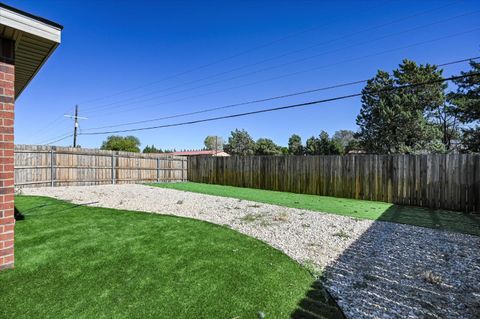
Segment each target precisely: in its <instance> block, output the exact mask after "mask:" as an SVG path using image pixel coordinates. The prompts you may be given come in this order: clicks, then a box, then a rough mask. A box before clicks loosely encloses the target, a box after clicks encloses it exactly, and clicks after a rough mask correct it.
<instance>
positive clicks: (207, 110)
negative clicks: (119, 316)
mask: <svg viewBox="0 0 480 319" xmlns="http://www.w3.org/2000/svg"><path fill="white" fill-rule="evenodd" d="M478 59H480V56H475V57H471V58H465V59H460V60H455V61H450V62H446V63H441V64H436V66H439V67H443V66H449V65H454V64H459V63H463V62H468V61H474V60H478ZM367 81H368V79H363V80H357V81H352V82H347V83H339V84H335V85H330V86H324V87H320V88H315V89H310V90H305V91H300V92H293V93H289V94H283V95H277V96H272V97H267V98H263V99H256V100H251V101H245V102H239V103H234V104H227V105H223V106H217V107H212V108H206V109H201V110H198V111H193V112H186V113H179V114H173V115H167V116H163V117H159V118H154V119H148V120H141V121H133V122H126V123H120V124H113V125H105V126H100V127H92V128H86V129H83V131H92V130H97V129H104V128H112V127H120V126H128V125H136V124H143V123H150V122H157V121H161V120H166V119H173V118H178V117H184V116H190V115H196V114H201V113H207V112H212V111H217V110H223V109H229V108H233V107H237V106H243V105H248V104H256V103H261V102H267V101H272V100H278V99H283V98H288V97H293V96H299V95H304V94H310V93H314V92H319V91H325V90H331V89H336V88H341V87H348V86H352V85H356V84H361V83H365V82H367Z"/></svg>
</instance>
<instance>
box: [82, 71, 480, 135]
mask: <svg viewBox="0 0 480 319" xmlns="http://www.w3.org/2000/svg"><path fill="white" fill-rule="evenodd" d="M477 75H480V73H472V74H465V75H459V76H452V77H449V78H445V79H439V80H434V81H427V82H421V83H415V84H408V85H400V86H397V87H393V88H388V89H382V90H371V91H366V92H362V93H354V94H349V95H342V96H337V97H333V98H328V99H323V100H316V101H310V102H305V103H299V104H292V105H286V106H280V107H274V108H268V109H262V110H256V111H250V112H244V113H237V114H230V115H224V116H218V117H211V118H206V119H200V120H193V121H188V122H181V123H173V124H165V125H158V126H150V127H143V128H135V129H128V130H116V131H106V132H92V133H82V135H104V134H115V133H124V132H137V131H145V130H153V129H159V128H167V127H175V126H184V125H191V124H197V123H203V122H211V121H217V120H222V119H229V118H236V117H242V116H247V115H254V114H260V113H267V112H274V111H280V110H286V109H293V108H299V107H304V106H309V105H315V104H321V103H327V102H333V101H338V100H344V99H349V98H353V97H358V96H361V95H363V94H365V93H382V92H389V91H393V90H398V89H404V88H411V87H418V86H424V85H429V84H435V83H443V82H446V81H452V80H457V79H462V78H465V77H470V76H477Z"/></svg>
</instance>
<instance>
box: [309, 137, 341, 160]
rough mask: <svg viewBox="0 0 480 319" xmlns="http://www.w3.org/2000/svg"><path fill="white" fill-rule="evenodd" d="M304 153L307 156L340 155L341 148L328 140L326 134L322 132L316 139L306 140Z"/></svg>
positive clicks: (331, 140) (333, 141) (336, 143)
mask: <svg viewBox="0 0 480 319" xmlns="http://www.w3.org/2000/svg"><path fill="white" fill-rule="evenodd" d="M305 153H306V154H308V155H338V154H342V147H341V146H340V144H339V143H338V142H336V141H335V140H333V139H330V137H329V136H328V133H327V132H325V131H322V132H320V135H319V136H318V138H316V137H314V136H312V137H310V138H309V139H308V140H307V144H306V146H305Z"/></svg>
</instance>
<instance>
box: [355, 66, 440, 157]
mask: <svg viewBox="0 0 480 319" xmlns="http://www.w3.org/2000/svg"><path fill="white" fill-rule="evenodd" d="M439 79H442V71H441V70H439V69H438V68H437V67H436V66H433V65H429V64H427V65H417V64H416V63H415V62H413V61H409V60H404V61H403V62H402V64H400V66H399V68H398V69H397V70H394V71H393V76H390V75H389V74H388V73H387V72H384V71H381V70H379V71H378V72H377V75H376V76H375V77H374V78H373V79H371V80H369V81H368V82H367V85H366V86H365V88H364V89H363V90H362V107H361V110H360V114H359V115H358V116H357V125H358V126H359V128H360V131H359V132H358V134H357V137H358V138H359V139H360V142H361V145H362V147H363V148H364V149H365V150H366V151H367V152H371V153H380V154H390V153H421V152H442V151H444V150H445V147H444V145H443V144H442V142H441V131H440V130H439V128H438V126H436V125H434V124H432V123H431V122H429V120H428V118H427V113H428V112H432V111H434V110H435V109H438V108H439V107H440V106H442V105H443V104H444V103H445V95H444V89H445V84H443V83H433V84H428V85H419V86H414V87H408V88H401V89H398V88H397V87H398V86H401V85H409V84H416V83H424V82H429V81H435V80H439Z"/></svg>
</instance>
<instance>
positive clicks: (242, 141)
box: [224, 129, 255, 156]
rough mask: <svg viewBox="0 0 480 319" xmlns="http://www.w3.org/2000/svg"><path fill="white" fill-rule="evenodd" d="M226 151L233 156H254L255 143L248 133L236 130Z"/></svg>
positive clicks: (229, 140)
mask: <svg viewBox="0 0 480 319" xmlns="http://www.w3.org/2000/svg"><path fill="white" fill-rule="evenodd" d="M224 150H225V151H226V152H227V153H230V154H232V155H243V156H245V155H254V154H255V141H254V140H253V139H252V137H251V136H250V134H248V132H247V131H245V130H238V129H236V130H235V131H232V132H231V135H230V137H229V138H228V144H226V145H225V147H224Z"/></svg>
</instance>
